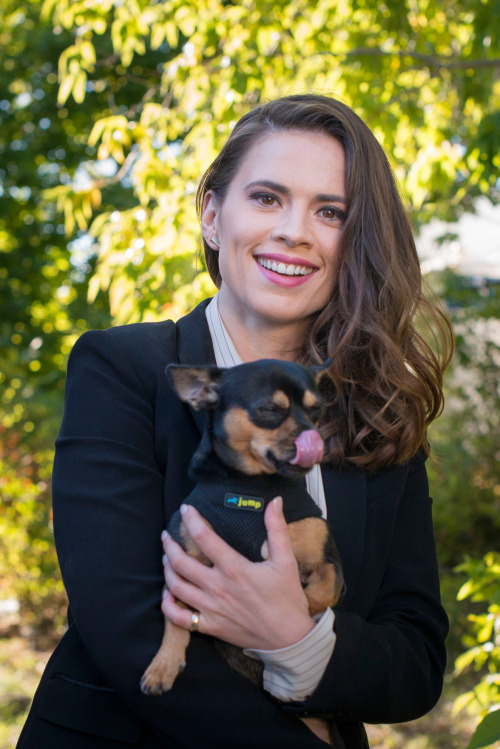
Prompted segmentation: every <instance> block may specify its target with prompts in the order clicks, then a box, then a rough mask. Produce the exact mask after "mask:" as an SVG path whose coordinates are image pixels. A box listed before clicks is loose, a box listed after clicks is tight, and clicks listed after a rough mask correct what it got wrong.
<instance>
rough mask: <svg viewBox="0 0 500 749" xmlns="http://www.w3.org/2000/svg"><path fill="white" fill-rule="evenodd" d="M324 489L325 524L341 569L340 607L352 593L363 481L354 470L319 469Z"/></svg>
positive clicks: (360, 541)
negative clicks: (342, 576) (334, 544)
mask: <svg viewBox="0 0 500 749" xmlns="http://www.w3.org/2000/svg"><path fill="white" fill-rule="evenodd" d="M321 472H322V475H323V485H324V488H325V497H326V509H327V517H328V523H329V525H330V526H331V529H332V533H333V537H334V539H335V541H336V543H337V548H338V550H339V554H340V559H341V561H342V566H343V568H344V580H345V588H346V590H345V596H344V599H343V601H342V606H343V605H345V604H346V603H347V602H348V601H349V600H350V597H351V596H352V595H353V594H354V590H355V588H356V582H357V579H358V575H359V571H360V568H361V563H362V560H363V548H364V541H365V524H366V479H365V476H364V473H363V472H362V471H361V470H359V469H356V468H350V469H347V468H342V469H336V470H334V469H332V468H329V467H327V466H324V467H322V469H321Z"/></svg>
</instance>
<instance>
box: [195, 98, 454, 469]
mask: <svg viewBox="0 0 500 749" xmlns="http://www.w3.org/2000/svg"><path fill="white" fill-rule="evenodd" d="M287 130H299V131H305V132H319V133H322V134H327V135H330V136H331V137H332V138H335V139H336V140H337V141H339V142H340V143H341V144H342V146H343V149H344V153H345V189H346V201H347V204H346V213H347V218H346V221H345V223H344V226H343V228H342V234H341V239H340V245H339V247H338V258H339V261H338V264H337V268H336V277H335V279H334V283H333V287H332V295H331V299H330V301H329V302H328V304H327V305H326V306H325V307H324V308H323V309H322V310H320V311H319V312H318V313H316V314H315V315H314V318H313V320H312V323H311V327H310V331H309V335H308V336H307V338H306V341H305V342H304V345H303V348H302V351H301V354H300V357H299V361H301V362H302V363H304V364H318V363H320V362H324V361H325V360H326V359H327V358H328V357H331V358H332V360H333V364H332V365H331V367H330V368H329V370H328V375H329V377H324V378H323V380H322V387H323V389H324V391H325V398H326V403H327V407H326V409H325V415H324V418H323V423H322V434H323V437H324V439H325V444H326V450H325V459H326V460H327V461H328V462H329V463H331V464H333V465H342V464H346V463H350V464H354V465H357V466H361V467H363V468H365V469H367V470H370V471H372V470H376V469H379V468H383V467H385V466H390V465H396V464H401V463H405V462H406V461H408V460H409V459H410V458H411V457H412V456H413V455H414V454H415V453H416V452H417V451H419V450H422V451H423V452H424V453H425V454H426V455H428V454H429V446H428V443H427V439H426V430H427V427H428V425H429V424H430V422H431V421H433V419H435V418H436V417H437V416H438V415H439V414H440V412H441V411H442V408H443V402H444V401H443V392H442V377H443V372H444V370H445V368H446V366H447V365H448V364H449V361H450V359H451V355H452V351H453V335H452V331H451V326H450V323H449V320H448V317H447V315H446V312H445V311H444V309H443V307H442V306H441V305H440V304H439V302H438V300H437V299H435V298H432V297H431V296H429V291H428V290H427V289H424V281H423V279H422V274H421V271H420V265H419V261H418V256H417V251H416V248H415V242H414V239H413V234H412V230H411V226H410V223H409V221H408V217H407V215H406V212H405V210H404V207H403V204H402V201H401V198H400V195H399V192H398V189H397V186H396V182H395V179H394V175H393V173H392V170H391V167H390V165H389V162H388V160H387V157H386V156H385V154H384V152H383V150H382V148H381V146H380V144H379V143H378V141H377V140H376V138H375V136H374V135H373V133H372V132H371V130H370V129H369V128H368V127H367V126H366V125H365V123H364V122H363V121H362V120H361V119H360V118H359V117H358V116H357V115H356V114H355V113H354V112H353V111H352V110H351V109H350V108H349V107H347V106H346V105H345V104H343V103H341V102H339V101H337V100H335V99H332V98H329V97H327V96H320V95H316V94H303V95H296V96H286V97H283V98H281V99H277V100H275V101H271V102H269V103H266V104H263V105H261V106H259V107H257V108H256V109H253V110H252V111H251V112H249V113H248V114H246V115H244V116H243V117H242V118H241V119H240V120H239V122H238V123H237V124H236V126H235V128H234V130H233V132H232V134H231V135H230V137H229V139H228V141H227V143H226V144H225V146H224V147H223V149H222V151H221V152H220V154H219V155H218V156H217V158H216V159H215V161H214V162H213V163H212V165H211V166H210V167H209V169H208V170H207V172H206V173H205V175H204V176H203V178H202V180H201V183H200V186H199V189H198V194H197V207H198V212H199V215H200V216H201V210H202V205H203V198H204V196H205V193H206V192H207V191H208V190H212V191H213V192H214V194H215V196H216V197H217V199H218V200H219V201H221V202H222V201H223V200H224V197H225V194H226V192H227V189H228V187H229V185H230V183H231V180H232V179H233V177H234V176H235V174H236V172H237V171H238V169H239V167H240V164H241V162H242V160H243V159H244V158H245V156H246V155H247V154H248V152H249V150H250V149H251V148H252V146H253V145H254V143H255V142H256V141H257V140H258V139H260V138H262V137H263V136H265V135H266V134H268V133H270V132H278V131H287ZM203 243H204V250H205V259H206V264H207V269H208V271H209V273H210V276H211V278H212V280H213V281H214V282H215V284H216V285H217V286H218V287H220V284H221V276H220V272H219V261H218V253H217V252H215V251H214V250H213V249H212V248H211V247H210V246H209V245H208V243H207V242H206V241H205V240H204V239H203Z"/></svg>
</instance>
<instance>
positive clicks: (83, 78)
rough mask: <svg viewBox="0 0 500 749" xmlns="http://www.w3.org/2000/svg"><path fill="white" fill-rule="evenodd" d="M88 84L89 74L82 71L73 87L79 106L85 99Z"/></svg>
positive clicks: (74, 96)
mask: <svg viewBox="0 0 500 749" xmlns="http://www.w3.org/2000/svg"><path fill="white" fill-rule="evenodd" d="M86 83H87V73H86V72H85V71H84V70H80V72H79V73H78V75H77V76H76V79H75V83H74V86H73V98H74V100H75V101H76V102H77V103H78V104H81V103H82V101H83V100H84V99H85V85H86Z"/></svg>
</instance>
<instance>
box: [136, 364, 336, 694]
mask: <svg viewBox="0 0 500 749" xmlns="http://www.w3.org/2000/svg"><path fill="white" fill-rule="evenodd" d="M324 371H325V370H324V368H320V367H318V368H310V369H307V368H305V367H302V366H300V365H298V364H295V363H291V362H284V361H277V360H273V359H269V360H261V361H258V362H252V363H248V364H241V365H239V366H236V367H232V368H230V369H219V368H217V367H214V366H207V367H186V366H181V365H173V364H172V365H169V366H168V367H167V370H166V373H167V376H168V378H169V381H170V383H171V385H172V387H173V388H174V390H175V391H176V392H177V394H178V395H179V397H180V398H181V400H183V401H184V402H186V403H189V404H190V405H191V406H192V407H193V408H194V409H196V410H199V409H206V410H207V411H208V419H207V426H206V429H205V432H204V434H203V437H202V440H201V443H200V445H199V448H198V450H197V452H196V453H195V455H194V457H193V460H192V462H191V472H192V473H193V475H194V476H196V477H197V478H198V479H199V483H198V484H197V485H196V487H195V489H194V490H193V492H192V493H191V494H190V495H189V496H188V497H186V499H185V500H184V502H185V503H186V504H192V505H194V506H195V507H196V508H197V509H198V511H199V512H200V514H201V515H202V516H203V517H204V518H205V520H206V521H207V522H208V523H209V525H211V526H212V527H213V528H214V530H215V531H216V532H217V533H218V534H219V535H220V536H222V537H223V538H224V539H225V540H226V541H227V542H228V543H230V544H231V545H232V546H233V547H234V548H236V549H237V550H238V551H239V552H240V553H242V554H244V555H245V556H247V557H248V558H249V559H250V560H252V561H261V560H263V559H265V558H266V557H267V542H266V529H265V525H264V510H265V507H266V505H267V504H268V502H270V501H271V500H272V499H273V498H274V497H276V496H282V497H283V512H284V515H285V518H286V521H287V523H288V524H289V526H288V529H289V534H290V539H291V543H292V548H293V551H294V554H295V556H296V559H297V562H298V567H299V573H300V577H301V582H302V586H303V588H304V592H305V595H306V597H307V600H308V604H309V613H310V614H311V616H315V615H316V614H319V613H321V612H322V611H324V610H325V609H326V608H327V607H328V606H334V605H335V604H336V603H337V601H338V599H339V596H340V591H341V588H342V572H341V568H340V563H339V558H338V553H337V550H336V547H335V543H334V541H333V538H332V537H331V535H330V533H329V530H328V526H327V524H326V521H325V520H323V519H322V518H321V512H320V510H319V508H318V507H317V505H316V503H315V502H314V501H313V500H312V498H311V497H310V495H309V494H308V493H307V491H306V489H305V482H304V481H303V480H302V481H301V479H303V477H304V476H305V474H306V473H307V471H309V470H310V468H311V467H312V466H313V465H314V463H318V462H320V460H321V457H322V453H323V441H322V439H321V437H320V435H319V432H318V430H317V424H318V421H319V418H320V416H321V411H322V407H321V398H320V395H319V391H318V384H317V383H318V381H319V379H320V378H321V376H322V375H323V374H324ZM168 531H169V533H170V534H171V536H172V537H173V538H174V539H175V540H177V541H178V542H179V543H180V544H181V545H182V546H183V547H184V549H185V550H186V551H187V552H188V553H189V554H191V555H193V556H195V557H197V558H198V559H200V560H201V561H203V562H204V563H206V564H210V562H209V560H207V559H206V558H205V557H204V556H203V554H202V553H201V552H200V550H199V549H198V548H197V546H196V544H195V543H194V541H193V540H192V539H191V538H190V536H189V534H188V531H187V529H186V527H185V526H184V525H183V523H182V518H181V514H180V512H176V513H175V514H174V515H173V517H172V519H171V521H170V524H169V527H168ZM189 638H190V632H189V631H187V630H185V629H181V628H179V627H177V626H176V625H174V624H172V623H171V622H166V625H165V634H164V637H163V641H162V644H161V647H160V649H159V651H158V653H157V654H156V656H155V658H154V659H153V661H152V662H151V664H150V666H149V667H148V669H147V670H146V672H145V674H144V676H143V678H142V680H141V689H142V691H143V692H144V693H146V694H160V693H162V692H164V691H168V690H169V689H171V687H172V685H173V683H174V681H175V679H176V677H177V675H178V674H179V673H180V672H181V671H182V669H183V668H184V665H185V653H186V648H187V645H188V643H189ZM217 649H218V650H219V652H221V654H222V655H223V656H224V657H226V659H227V660H228V661H229V663H230V664H231V665H232V666H233V667H234V668H236V669H237V670H238V671H240V672H241V673H243V674H244V675H245V676H248V677H249V678H251V679H253V680H254V681H256V682H258V683H262V681H261V679H262V664H260V663H259V662H258V661H255V660H253V659H251V658H248V657H247V656H244V655H243V653H242V651H241V650H239V649H238V648H235V647H234V646H230V645H227V643H221V642H220V643H219V642H218V648H217Z"/></svg>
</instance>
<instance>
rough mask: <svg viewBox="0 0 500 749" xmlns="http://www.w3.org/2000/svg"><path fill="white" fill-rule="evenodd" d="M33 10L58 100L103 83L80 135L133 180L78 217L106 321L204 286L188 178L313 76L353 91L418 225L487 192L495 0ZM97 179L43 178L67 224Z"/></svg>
mask: <svg viewBox="0 0 500 749" xmlns="http://www.w3.org/2000/svg"><path fill="white" fill-rule="evenodd" d="M44 18H50V19H52V21H53V23H54V24H56V27H55V28H56V31H61V30H62V29H65V30H67V31H68V32H69V33H70V34H71V36H72V38H73V43H72V44H70V45H69V46H67V47H66V48H65V50H64V51H63V53H62V55H61V58H60V61H59V77H60V84H61V85H60V90H59V99H58V101H59V105H60V106H61V107H63V106H67V102H69V101H71V100H72V99H74V100H75V101H76V102H79V103H81V104H82V105H83V104H84V102H85V104H84V106H85V107H86V106H87V102H89V103H90V102H91V101H92V99H93V97H95V96H96V95H97V94H96V92H100V91H106V92H107V93H108V106H107V107H106V108H105V109H104V110H103V111H102V113H101V116H100V117H99V118H98V119H96V121H95V123H94V127H93V129H92V132H91V135H90V139H89V143H90V144H91V146H98V151H97V155H98V159H100V160H101V161H103V162H104V161H106V160H111V162H112V163H114V164H115V165H116V166H115V169H116V170H117V171H116V173H115V174H114V176H113V177H112V180H113V181H114V182H115V184H116V183H117V181H119V183H120V185H121V186H122V187H125V188H126V189H130V187H131V189H132V192H133V199H134V202H135V205H133V206H132V207H130V208H128V209H127V210H119V211H116V210H115V211H112V212H111V213H101V215H100V216H98V217H97V219H96V220H94V221H93V223H92V224H91V229H90V231H91V234H92V236H93V237H94V238H95V240H96V251H97V252H98V257H99V260H98V266H97V271H96V273H95V275H94V277H93V279H92V282H91V289H90V296H91V298H93V295H94V294H95V293H97V292H98V291H99V290H103V289H105V290H109V293H110V298H111V308H112V314H113V317H114V318H115V319H116V320H117V321H120V322H125V321H130V320H137V319H141V318H143V317H144V316H145V314H146V313H147V314H148V315H149V316H151V317H157V316H164V315H165V314H173V315H174V316H175V315H177V314H179V312H180V311H181V310H182V309H183V308H184V307H185V306H186V304H188V305H189V304H190V303H191V302H192V301H193V286H192V284H193V282H194V279H195V278H197V283H196V284H195V286H194V296H195V297H196V296H199V295H200V294H201V293H202V292H203V291H206V289H207V287H208V288H209V283H208V281H207V278H206V275H204V274H203V273H200V270H201V269H202V267H201V264H200V263H199V261H197V260H196V249H197V245H198V229H197V222H196V218H195V213H194V205H193V202H194V201H193V193H194V191H195V186H196V183H197V180H198V179H199V176H200V174H201V173H202V172H203V170H204V169H205V168H206V167H207V165H208V164H209V162H210V161H211V159H212V158H213V156H214V155H215V153H216V152H217V150H218V149H219V147H220V145H221V144H222V142H223V141H224V140H225V139H226V138H227V136H228V134H229V132H230V130H231V127H232V126H233V124H234V122H235V121H236V120H237V119H238V118H239V117H240V116H241V115H242V114H244V113H245V112H246V111H247V110H248V109H249V108H250V107H252V106H254V105H255V104H257V103H259V102H260V101H262V100H265V99H268V98H270V97H275V96H277V95H280V94H283V93H290V92H297V91H304V90H310V89H314V90H319V91H332V92H334V93H335V94H336V95H337V96H340V97H342V98H343V99H344V100H345V101H346V103H348V104H351V105H353V106H354V108H355V109H356V111H358V112H359V114H360V115H361V116H362V117H363V118H364V119H365V120H366V121H367V122H368V124H370V125H371V126H372V128H373V129H374V131H375V133H376V135H377V136H378V137H379V139H380V140H381V142H382V143H383V145H384V147H385V148H386V150H387V152H388V153H389V154H390V155H391V157H392V159H393V163H394V168H395V170H396V173H397V176H398V177H399V178H400V180H401V183H402V185H403V190H404V193H405V196H406V200H407V202H408V204H409V207H410V208H411V210H412V212H413V215H414V218H415V220H416V221H417V223H418V222H421V221H425V220H428V218H430V217H431V216H436V215H439V216H441V217H448V218H449V217H452V216H456V215H457V214H459V213H460V212H461V211H463V210H465V209H469V210H470V209H472V208H473V201H474V198H475V196H477V195H478V194H486V195H489V196H490V197H491V198H492V199H496V198H498V191H497V186H496V178H497V170H498V167H499V166H500V155H499V151H500V148H499V146H500V128H499V125H500V107H499V103H500V82H499V81H498V70H499V69H500V58H498V57H495V51H496V50H497V49H498V37H499V29H500V22H499V21H498V20H497V17H496V15H495V14H494V13H493V0H485V2H477V1H471V0H461V1H460V2H458V3H457V2H451V0H445V1H444V2H442V1H441V0H440V1H439V2H434V1H433V0H387V2H385V3H377V4H373V3H370V2H367V1H364V2H363V0H348V1H347V2H343V3H340V2H337V1H336V0H320V1H319V2H318V0H294V1H292V2H276V0H273V2H270V0H243V2H227V0H202V2H200V1H199V0H189V1H188V2H185V1H184V0H168V2H167V1H166V0H161V1H158V2H155V3H151V2H150V0H125V1H124V2H121V3H119V4H117V3H114V2H112V1H111V0H107V1H105V2H102V0H99V1H97V0H77V1H76V2H75V0H46V2H45V4H44ZM159 60H161V61H159ZM152 63H155V64H152ZM134 87H135V88H134ZM138 89H140V90H138ZM123 90H126V92H127V96H126V97H125V98H126V104H123V103H121V101H123V97H122V99H121V101H120V99H119V96H118V94H119V93H120V92H123ZM108 183H109V180H106V179H103V178H101V177H100V178H97V179H95V178H94V179H93V180H92V179H91V180H90V181H89V183H88V185H87V187H86V188H84V189H83V188H79V187H78V186H76V187H75V184H74V183H73V184H67V185H60V186H59V187H57V188H56V189H54V191H52V193H51V197H52V198H53V199H56V198H57V199H58V202H59V207H60V208H61V209H63V208H64V209H65V211H66V223H67V227H68V230H70V231H71V230H72V228H73V224H74V222H75V220H76V221H77V223H78V225H79V226H80V228H81V229H82V230H83V229H85V228H86V226H87V224H88V223H89V222H90V217H91V215H92V211H93V204H94V205H95V204H98V203H99V199H100V198H99V192H100V190H101V189H102V187H103V186H104V185H106V184H108ZM118 205H120V203H118Z"/></svg>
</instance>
